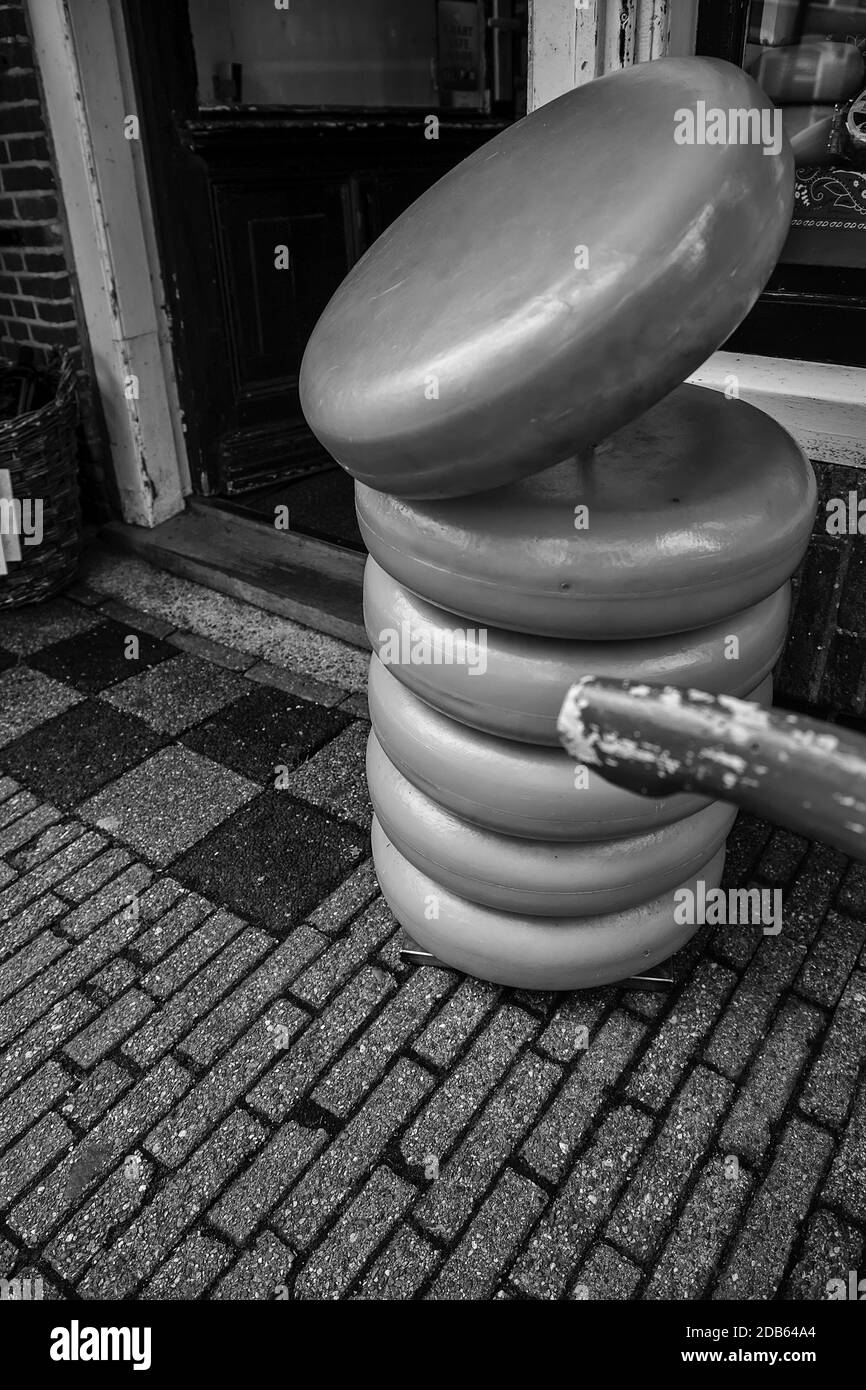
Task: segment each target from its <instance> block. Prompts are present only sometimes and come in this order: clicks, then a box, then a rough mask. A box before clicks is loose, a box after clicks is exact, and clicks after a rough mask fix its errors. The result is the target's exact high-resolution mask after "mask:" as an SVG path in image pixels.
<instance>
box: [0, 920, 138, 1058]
mask: <svg viewBox="0 0 866 1390" xmlns="http://www.w3.org/2000/svg"><path fill="white" fill-rule="evenodd" d="M137 930H138V927H137V925H136V923H135V922H134V921H132V920H131V919H130V918H129V916H128V914H127V913H118V914H117V916H116V917H113V918H112V919H111V921H109V922H107V923H106V924H105V925H104V926H103V927H100V929H99V931H95V932H94V933H93V935H92V936H90V937H88V938H87V940H86V941H82V942H80V943H79V944H78V945H77V946H74V947H73V948H72V950H70V951H67V952H66V954H65V955H63V956H61V957H60V959H59V960H58V961H56V962H55V963H54V965H52V966H50V967H49V969H48V970H45V971H43V973H42V974H41V975H39V976H38V977H37V979H36V980H34V981H32V982H31V984H30V985H29V986H28V988H27V989H25V990H20V991H19V992H18V994H14V995H13V996H12V997H11V998H10V999H7V1000H6V1002H5V1004H3V1005H2V1007H0V1042H6V1041H7V1040H8V1039H10V1038H14V1036H15V1034H16V1033H20V1032H21V1031H22V1030H23V1029H24V1028H26V1027H27V1026H28V1025H29V1024H30V1023H32V1022H33V1020H34V1019H36V1018H39V1017H40V1016H41V1015H43V1014H44V1013H45V1012H46V1011H47V1010H48V1009H50V1008H51V1006H52V1005H53V1004H54V1003H55V1002H56V1001H57V1000H58V999H59V998H61V997H62V996H63V995H64V994H68V993H69V992H70V991H71V990H73V989H75V988H76V986H78V985H80V984H82V983H83V982H84V981H85V980H86V979H87V978H88V976H89V975H93V974H94V973H95V972H96V971H97V970H98V969H99V968H100V966H102V965H104V964H105V963H106V961H108V960H110V959H111V958H112V956H114V955H116V953H117V952H118V951H120V950H122V949H123V947H124V946H125V945H126V944H127V943H128V942H129V941H131V940H132V938H133V937H134V936H135V933H136V931H137Z"/></svg>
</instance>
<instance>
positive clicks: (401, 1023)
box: [313, 970, 453, 1118]
mask: <svg viewBox="0 0 866 1390" xmlns="http://www.w3.org/2000/svg"><path fill="white" fill-rule="evenodd" d="M452 983H453V982H452V981H451V980H449V979H448V978H447V977H446V976H445V975H444V973H443V972H442V971H440V970H433V971H423V970H422V971H418V972H417V973H416V974H415V975H414V976H413V977H412V978H411V979H410V980H408V981H407V983H406V984H404V985H403V986H402V988H401V989H400V990H398V992H397V994H396V995H395V996H394V997H393V998H392V999H390V1000H389V1002H388V1004H387V1005H386V1006H385V1008H384V1009H383V1010H382V1012H381V1013H380V1014H379V1015H378V1017H377V1018H376V1019H374V1021H373V1022H372V1023H371V1024H370V1026H369V1028H367V1029H366V1030H365V1031H364V1033H362V1034H361V1037H360V1038H359V1039H358V1041H357V1042H356V1043H355V1044H354V1046H353V1047H352V1048H350V1050H349V1051H348V1052H346V1053H344V1055H343V1056H342V1057H341V1058H340V1060H339V1061H338V1062H337V1063H335V1065H334V1066H333V1067H332V1068H331V1070H330V1071H329V1072H328V1073H327V1075H326V1076H325V1077H324V1078H323V1080H322V1081H321V1082H320V1083H319V1085H318V1086H317V1087H316V1089H315V1091H314V1092H313V1100H314V1101H316V1103H317V1104H318V1105H321V1106H323V1108H324V1109H325V1110H330V1111H331V1113H332V1114H334V1115H339V1116H341V1117H343V1118H345V1117H346V1116H348V1115H350V1114H351V1112H352V1111H353V1110H354V1108H355V1106H356V1105H357V1104H358V1102H359V1101H360V1100H361V1098H362V1096H363V1095H365V1093H366V1092H367V1091H368V1090H370V1088H371V1087H372V1086H373V1085H375V1083H376V1081H377V1080H378V1079H379V1078H380V1077H381V1076H382V1075H383V1073H384V1072H385V1071H386V1070H387V1069H388V1067H389V1066H390V1064H391V1061H392V1060H393V1058H394V1057H395V1055H396V1054H397V1052H398V1051H399V1050H400V1048H401V1047H403V1046H404V1045H405V1044H406V1042H407V1041H408V1039H409V1038H411V1037H412V1035H413V1034H414V1033H417V1032H418V1030H419V1029H420V1028H421V1026H422V1025H423V1023H424V1022H425V1021H426V1019H427V1018H428V1017H429V1015H430V1013H431V1012H432V1010H433V1009H434V1008H435V1007H436V1005H437V1004H438V1003H439V1002H440V1001H441V999H442V996H443V995H444V994H446V993H447V992H448V990H449V989H451V987H452Z"/></svg>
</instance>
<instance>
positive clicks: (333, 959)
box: [292, 898, 396, 1008]
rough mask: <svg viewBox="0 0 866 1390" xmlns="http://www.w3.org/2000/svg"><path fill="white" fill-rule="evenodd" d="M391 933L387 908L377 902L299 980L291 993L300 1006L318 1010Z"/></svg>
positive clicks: (392, 929) (392, 930)
mask: <svg viewBox="0 0 866 1390" xmlns="http://www.w3.org/2000/svg"><path fill="white" fill-rule="evenodd" d="M395 930H396V923H395V922H394V918H393V917H392V915H391V910H390V908H389V907H388V906H387V904H386V903H385V902H383V900H382V899H381V898H378V899H377V900H376V902H374V903H373V904H372V905H371V906H370V907H368V908H367V910H366V911H365V912H363V913H362V914H361V916H360V917H359V918H358V919H357V920H356V921H355V922H353V923H352V925H351V927H350V928H349V930H348V933H347V935H346V936H343V937H341V938H340V939H339V941H336V942H335V943H334V945H333V946H331V947H330V949H329V950H327V951H325V952H324V954H323V955H321V956H319V958H318V960H317V961H316V962H315V963H314V964H313V965H311V966H310V967H309V969H307V970H305V971H304V973H303V975H301V976H299V978H298V979H297V980H296V981H295V983H294V985H293V987H292V993H293V994H295V995H297V997H298V999H301V1000H302V1001H303V1002H304V1003H307V1004H311V1005H313V1006H314V1007H315V1008H320V1007H321V1006H322V1005H323V1004H324V1003H325V1002H326V1001H327V1000H328V999H330V997H331V995H332V994H336V992H337V990H338V989H339V988H340V986H341V985H342V984H344V983H345V981H346V980H348V979H349V977H350V976H351V975H353V974H354V973H355V971H356V970H357V968H358V966H359V965H361V964H362V963H363V962H364V961H366V960H367V959H368V957H370V956H372V955H373V954H374V953H375V952H376V950H377V949H378V947H379V946H381V944H382V942H383V941H385V939H386V938H387V937H389V936H390V935H391V934H392V932H394V931H395Z"/></svg>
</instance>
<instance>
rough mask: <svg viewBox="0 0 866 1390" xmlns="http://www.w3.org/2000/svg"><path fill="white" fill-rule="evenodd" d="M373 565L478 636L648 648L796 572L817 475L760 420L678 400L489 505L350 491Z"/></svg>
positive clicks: (688, 396) (753, 413)
mask: <svg viewBox="0 0 866 1390" xmlns="http://www.w3.org/2000/svg"><path fill="white" fill-rule="evenodd" d="M355 499H356V506H357V512H358V522H359V525H360V528H361V533H362V535H363V538H364V543H365V544H366V546H367V549H368V550H369V551H370V554H371V555H372V556H373V557H374V559H375V560H376V561H377V562H378V564H380V565H381V566H382V568H383V569H384V570H386V571H387V573H388V574H390V575H393V577H394V578H395V579H397V580H399V581H400V583H401V584H405V586H406V587H407V588H408V589H411V590H412V592H413V593H415V594H418V595H419V597H421V598H423V599H426V600H427V601H428V602H430V603H434V604H437V605H438V606H439V607H440V608H444V609H446V610H447V611H448V612H451V613H458V614H460V616H461V617H466V618H471V619H472V620H473V621H474V622H476V623H484V624H490V625H491V626H494V627H503V628H508V629H510V630H512V631H518V632H529V633H532V634H534V635H538V636H546V637H569V638H581V639H583V640H603V641H608V640H611V639H621V638H631V637H655V636H661V635H663V634H665V633H671V632H683V631H685V630H687V629H691V628H699V627H707V626H709V625H710V624H712V623H716V622H718V621H720V620H721V619H724V618H726V617H727V616H728V615H730V614H732V613H738V612H740V611H741V610H742V609H744V608H747V607H750V606H751V605H753V604H755V603H758V602H760V600H761V599H763V598H766V597H767V595H768V594H771V593H773V592H774V591H775V590H776V589H778V588H780V587H781V585H783V584H784V583H785V581H786V580H787V579H789V578H790V576H791V574H793V572H794V570H795V569H796V568H797V566H798V564H799V563H800V560H801V559H802V557H803V555H804V553H805V551H806V546H807V545H808V542H809V536H810V534H811V530H812V523H813V520H814V517H815V511H816V508H817V489H816V485H815V474H814V471H813V469H812V465H811V464H810V463H809V461H808V459H806V457H805V456H804V454H803V452H802V450H801V449H800V448H799V446H798V445H797V444H796V443H795V442H794V440H793V439H792V438H791V436H790V435H789V434H788V433H787V432H786V431H785V430H784V429H783V428H782V427H781V425H779V424H777V423H776V421H775V420H773V419H772V418H771V417H770V416H769V415H765V414H764V413H763V412H762V411H760V410H756V409H755V408H754V406H751V405H747V404H746V403H745V402H744V401H740V400H726V399H725V397H724V395H723V394H721V393H720V392H717V391H710V390H707V389H705V388H703V387H700V386H681V387H679V388H678V389H677V390H676V391H672V392H671V394H670V395H669V396H667V397H666V398H665V400H663V401H662V402H660V404H659V405H657V406H655V407H654V408H653V409H652V410H650V411H648V412H647V413H646V414H645V415H643V416H641V418H640V419H638V420H636V421H635V422H634V423H633V424H631V425H627V426H626V427H625V428H624V429H622V430H620V431H619V432H618V433H617V434H615V435H614V436H613V437H612V438H611V439H609V440H607V441H606V442H605V443H604V444H602V445H601V446H600V447H599V449H598V450H597V451H596V454H595V456H594V458H593V459H592V460H591V461H588V462H587V461H584V462H578V461H577V460H576V459H571V460H570V461H567V462H563V463H560V464H558V465H557V466H556V467H555V468H550V469H547V470H546V471H545V472H544V473H539V474H537V475H536V476H535V477H532V478H525V479H523V480H521V481H520V482H516V483H512V484H511V485H510V486H508V487H503V488H499V489H498V490H497V491H496V492H495V493H489V494H484V493H482V494H481V495H480V496H477V497H462V498H456V499H451V500H450V501H444V502H406V501H401V500H400V499H398V498H396V497H389V496H386V495H385V494H384V493H381V492H377V491H375V490H374V489H373V488H368V487H365V486H364V485H363V484H357V485H356V488H355Z"/></svg>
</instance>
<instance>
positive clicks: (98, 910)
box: [63, 864, 153, 941]
mask: <svg viewBox="0 0 866 1390" xmlns="http://www.w3.org/2000/svg"><path fill="white" fill-rule="evenodd" d="M152 878H153V871H152V870H151V869H149V868H148V867H147V865H146V864H131V865H130V867H129V868H128V869H126V870H124V872H123V873H122V874H119V875H118V877H117V878H114V879H112V880H111V882H110V883H107V884H106V885H105V887H104V888H101V889H100V890H99V892H98V893H95V894H94V895H93V896H92V897H89V898H85V900H84V901H83V902H81V903H79V905H78V907H76V908H74V909H73V910H72V911H71V912H69V913H68V914H67V915H66V917H64V919H63V930H64V931H65V932H66V933H67V934H68V935H69V936H72V937H74V938H75V939H76V941H81V940H83V939H84V938H85V937H87V936H89V935H90V933H91V932H92V931H93V930H94V928H95V927H98V926H99V924H100V923H101V922H104V921H105V920H106V918H108V917H111V915H112V914H113V913H117V912H120V911H124V910H125V912H126V913H127V914H128V916H129V918H130V920H131V921H134V922H135V924H136V928H135V929H136V932H138V931H140V930H142V929H143V927H144V925H145V924H144V923H143V922H141V921H140V918H139V917H137V916H136V912H135V902H136V900H138V903H139V913H140V904H141V894H142V893H143V892H144V890H145V889H146V888H147V886H148V884H149V883H150V881H151V879H152ZM64 887H65V885H64Z"/></svg>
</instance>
